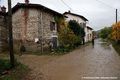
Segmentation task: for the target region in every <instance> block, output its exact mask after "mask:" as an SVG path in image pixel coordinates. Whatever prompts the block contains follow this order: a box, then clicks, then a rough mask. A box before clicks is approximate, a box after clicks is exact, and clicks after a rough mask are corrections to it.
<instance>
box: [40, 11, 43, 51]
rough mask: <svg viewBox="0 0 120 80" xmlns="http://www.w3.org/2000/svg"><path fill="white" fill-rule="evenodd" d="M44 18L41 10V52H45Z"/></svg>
mask: <svg viewBox="0 0 120 80" xmlns="http://www.w3.org/2000/svg"><path fill="white" fill-rule="evenodd" d="M42 18H43V16H42V12H41V18H40V19H41V32H42V34H41V53H43V22H42V21H43V20H42Z"/></svg>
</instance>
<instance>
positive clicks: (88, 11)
mask: <svg viewBox="0 0 120 80" xmlns="http://www.w3.org/2000/svg"><path fill="white" fill-rule="evenodd" d="M63 1H64V2H65V3H66V4H67V5H69V6H70V7H71V8H72V10H73V11H71V12H73V13H77V14H80V15H83V16H84V17H86V18H87V19H88V20H89V25H90V27H92V28H93V29H94V30H99V29H101V28H103V27H105V26H111V25H112V24H113V23H114V22H115V8H117V9H118V20H120V0H98V1H97V0H63ZM99 1H101V2H99ZM17 2H20V3H23V2H24V0H12V6H14V5H15V4H17ZM102 2H103V3H102ZM30 3H36V4H41V5H44V6H46V7H48V8H51V9H53V10H55V11H57V12H60V13H64V12H65V11H68V10H70V9H69V8H68V7H67V6H66V5H64V4H63V3H62V1H61V0H30ZM104 3H105V4H104ZM0 5H1V6H3V5H5V6H6V7H7V0H0Z"/></svg>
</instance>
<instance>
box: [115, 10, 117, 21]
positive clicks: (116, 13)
mask: <svg viewBox="0 0 120 80" xmlns="http://www.w3.org/2000/svg"><path fill="white" fill-rule="evenodd" d="M115 12H116V23H117V17H118V15H117V13H118V9H116V11H115Z"/></svg>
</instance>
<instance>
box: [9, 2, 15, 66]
mask: <svg viewBox="0 0 120 80" xmlns="http://www.w3.org/2000/svg"><path fill="white" fill-rule="evenodd" d="M8 28H9V53H10V64H11V68H14V67H15V59H14V53H13V35H12V9H11V0H8Z"/></svg>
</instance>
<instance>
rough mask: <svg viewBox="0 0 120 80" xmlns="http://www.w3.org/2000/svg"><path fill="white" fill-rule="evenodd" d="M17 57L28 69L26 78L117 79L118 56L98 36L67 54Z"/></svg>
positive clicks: (119, 68)
mask: <svg viewBox="0 0 120 80" xmlns="http://www.w3.org/2000/svg"><path fill="white" fill-rule="evenodd" d="M20 60H21V62H22V63H24V64H26V65H28V66H29V67H30V68H31V70H32V71H31V73H30V76H29V78H27V79H28V80H120V56H119V55H118V54H117V53H116V52H115V51H114V49H113V48H112V46H111V45H108V44H107V43H106V42H102V41H100V40H96V41H95V45H94V46H93V45H92V44H89V45H88V46H85V47H82V48H80V49H77V50H74V51H72V52H71V53H70V54H67V55H63V56H59V57H57V56H56V57H50V56H33V55H24V56H22V57H21V59H20ZM88 77H91V78H92V77H94V78H96V79H87V78H88ZM102 77H106V78H108V77H109V79H102ZM97 78H99V79H97ZM100 78H101V79H100ZM110 78H111V79H110ZM112 78H114V79H112Z"/></svg>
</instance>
